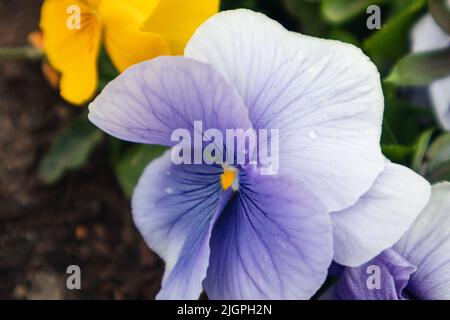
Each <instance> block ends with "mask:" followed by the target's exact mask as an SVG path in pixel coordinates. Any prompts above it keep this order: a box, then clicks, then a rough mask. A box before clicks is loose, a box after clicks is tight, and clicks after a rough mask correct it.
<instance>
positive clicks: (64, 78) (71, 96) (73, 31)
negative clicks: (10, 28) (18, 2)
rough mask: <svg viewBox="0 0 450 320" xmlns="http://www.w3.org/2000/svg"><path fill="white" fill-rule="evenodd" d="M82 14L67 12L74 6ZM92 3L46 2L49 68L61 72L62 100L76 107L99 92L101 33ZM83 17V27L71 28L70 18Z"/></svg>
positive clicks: (44, 19)
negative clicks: (71, 16) (98, 75)
mask: <svg viewBox="0 0 450 320" xmlns="http://www.w3.org/2000/svg"><path fill="white" fill-rule="evenodd" d="M74 5H75V6H76V7H74V8H79V12H76V11H70V10H69V11H68V9H70V8H71V7H73V6H74ZM93 10H94V8H93V7H92V6H91V3H90V2H85V1H69V0H46V1H45V2H44V4H43V6H42V10H41V21H40V27H41V29H42V31H43V34H44V51H45V54H46V56H47V58H48V60H49V61H50V64H51V65H52V66H53V67H54V68H55V69H56V70H58V71H59V72H61V83H60V90H61V96H62V97H63V98H64V99H66V100H67V101H69V102H71V103H74V104H83V103H85V102H87V101H88V100H89V99H90V98H91V97H92V96H93V95H94V93H95V91H96V90H97V57H98V54H99V48H100V37H101V32H102V27H101V24H100V23H99V21H98V17H97V16H96V15H95V14H94V13H93ZM68 12H69V13H71V14H77V13H80V17H81V19H80V25H79V29H78V28H77V27H78V26H76V25H75V26H74V27H73V28H72V27H71V28H69V27H68V22H69V18H70V15H69V14H68Z"/></svg>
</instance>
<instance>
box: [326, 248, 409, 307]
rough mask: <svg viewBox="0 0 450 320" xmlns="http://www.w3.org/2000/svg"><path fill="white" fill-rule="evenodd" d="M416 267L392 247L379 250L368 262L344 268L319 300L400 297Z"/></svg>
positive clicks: (405, 295)
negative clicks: (378, 253)
mask: <svg viewBox="0 0 450 320" xmlns="http://www.w3.org/2000/svg"><path fill="white" fill-rule="evenodd" d="M415 271H416V267H415V266H413V265H412V264H411V263H409V262H408V261H407V260H405V258H403V257H402V256H401V255H399V254H398V253H397V252H396V251H395V250H392V249H388V250H386V251H383V252H382V253H381V254H380V255H378V256H377V257H376V258H374V259H372V260H370V261H369V262H367V263H365V264H363V265H361V266H359V267H353V268H345V270H344V272H343V273H342V275H341V276H340V278H339V279H338V281H337V282H336V284H335V285H334V286H333V287H331V288H330V289H329V290H328V291H327V292H326V293H325V294H324V295H323V296H322V297H321V299H323V300H401V299H407V298H408V296H407V294H406V293H405V292H404V289H405V288H406V287H407V285H408V281H409V279H410V277H411V274H413V273H414V272H415Z"/></svg>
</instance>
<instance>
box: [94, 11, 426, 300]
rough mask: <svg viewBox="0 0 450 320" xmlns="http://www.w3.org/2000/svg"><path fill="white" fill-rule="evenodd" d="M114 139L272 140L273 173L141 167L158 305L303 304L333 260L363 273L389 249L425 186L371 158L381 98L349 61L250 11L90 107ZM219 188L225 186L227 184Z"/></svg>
mask: <svg viewBox="0 0 450 320" xmlns="http://www.w3.org/2000/svg"><path fill="white" fill-rule="evenodd" d="M89 109H90V113H89V118H90V120H91V121H92V122H93V123H94V124H96V125H97V126H98V127H100V128H101V129H103V130H104V131H106V132H108V133H110V134H111V135H113V136H116V137H118V138H121V139H124V140H128V141H133V142H140V143H148V144H161V145H166V146H174V143H173V142H172V141H171V134H172V132H173V131H174V130H177V129H180V128H183V129H186V130H189V131H190V132H193V131H194V126H193V124H194V122H195V121H202V123H203V127H204V129H205V130H206V129H217V130H218V131H220V132H225V131H226V130H227V129H255V130H259V129H267V130H269V129H278V130H279V135H280V137H279V138H280V142H279V155H280V162H279V163H280V171H279V173H278V174H277V175H273V176H265V175H261V174H260V168H259V166H258V165H256V166H254V165H240V166H235V167H233V168H232V170H231V172H232V173H231V180H232V182H231V183H230V182H229V180H230V169H228V168H227V167H222V166H218V165H207V164H196V165H188V164H182V165H175V164H173V163H172V162H171V154H170V151H168V152H167V153H166V154H165V155H164V156H162V157H161V158H160V159H157V160H156V161H154V162H152V163H151V164H150V165H149V166H148V167H147V169H146V170H145V172H144V174H143V175H142V177H141V179H140V181H139V183H138V185H137V187H136V189H135V192H134V195H133V200H132V209H133V215H134V220H135V223H136V225H137V227H138V228H139V230H140V232H141V233H142V235H143V236H144V238H145V240H146V242H147V243H148V245H149V246H150V247H151V248H152V249H153V250H154V251H155V252H157V253H158V254H159V255H160V256H161V257H162V258H163V259H164V261H165V263H166V271H165V275H164V278H163V283H162V289H161V291H160V293H159V295H158V298H162V299H166V298H167V299H169V298H170V299H196V298H198V297H199V295H200V293H201V292H202V290H203V289H204V290H205V291H206V293H207V294H208V297H209V298H212V299H307V298H310V297H311V296H312V295H313V294H314V293H315V292H316V291H317V289H319V287H320V286H321V284H322V283H323V281H324V280H325V278H326V275H327V269H328V267H329V265H330V263H331V260H332V259H333V258H334V259H335V260H336V261H337V262H339V263H341V264H345V265H360V264H362V263H364V262H366V261H368V260H370V259H372V258H373V257H374V256H376V255H378V254H379V253H380V252H381V251H383V250H385V249H387V248H389V247H391V246H392V245H393V244H394V243H395V242H396V241H398V239H400V237H401V236H402V235H403V234H404V232H405V231H406V230H407V229H408V228H409V227H410V226H411V224H412V222H413V221H414V219H415V218H416V216H417V214H418V213H419V212H420V211H421V210H422V208H423V207H424V206H425V205H426V203H427V201H428V199H429V193H430V186H429V184H428V183H427V182H426V181H425V180H424V179H423V178H421V177H420V176H418V175H416V174H415V173H413V172H412V171H410V170H409V169H407V168H404V167H401V166H398V165H394V164H391V163H390V162H388V161H386V160H385V158H384V157H383V155H382V153H381V150H380V146H379V140H380V134H381V121H382V114H383V94H382V90H381V84H380V77H379V74H378V72H377V70H376V67H375V66H374V65H373V64H372V63H371V62H370V60H369V59H368V58H367V57H366V56H365V55H364V54H363V53H362V52H361V50H360V49H358V48H356V47H354V46H352V45H349V44H344V43H341V42H338V41H331V40H323V39H316V38H312V37H308V36H304V35H301V34H297V33H293V32H289V31H287V30H286V29H284V28H283V27H282V26H281V25H280V24H278V23H277V22H275V21H273V20H271V19H269V18H267V17H266V16H264V15H262V14H258V13H254V12H252V11H249V10H235V11H227V12H222V13H219V14H217V15H215V16H213V17H212V18H210V19H209V20H208V21H207V22H205V23H204V24H203V25H202V26H200V27H199V29H198V30H197V31H196V33H195V34H194V36H193V38H192V39H191V41H190V42H189V43H188V45H187V48H186V50H185V57H161V58H157V59H154V60H152V61H148V62H144V63H141V64H138V65H136V66H134V67H131V68H130V69H128V70H127V71H125V72H124V73H123V74H122V75H120V76H119V77H118V78H117V79H116V80H114V81H113V82H111V83H110V84H109V85H108V86H107V87H106V88H105V89H104V91H103V92H102V93H101V94H100V96H99V97H98V98H97V99H96V100H95V101H94V102H93V103H92V104H91V105H90V108H89ZM224 181H228V182H226V183H224Z"/></svg>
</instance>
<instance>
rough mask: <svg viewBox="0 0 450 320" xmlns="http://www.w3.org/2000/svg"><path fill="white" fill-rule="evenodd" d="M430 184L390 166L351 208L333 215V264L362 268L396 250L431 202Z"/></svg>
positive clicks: (410, 173) (409, 172) (398, 166)
mask: <svg viewBox="0 0 450 320" xmlns="http://www.w3.org/2000/svg"><path fill="white" fill-rule="evenodd" d="M430 191H431V187H430V184H429V183H428V182H427V181H426V180H425V179H423V178H422V177H421V176H419V175H417V174H416V173H414V172H412V171H411V170H409V169H408V168H406V167H403V166H400V165H397V164H392V163H388V164H387V165H386V169H385V170H384V171H383V173H382V174H381V175H380V176H379V177H378V179H377V180H376V181H375V184H374V185H373V187H372V188H371V189H370V190H369V191H368V192H367V193H366V194H365V195H364V196H363V197H362V198H361V199H360V200H359V201H358V202H357V203H356V204H355V205H353V206H352V207H350V208H348V209H345V210H343V211H339V212H333V213H331V220H332V222H333V234H334V241H333V242H334V260H335V261H336V262H338V263H339V264H342V265H347V266H353V267H354V266H359V265H361V264H362V263H365V262H367V261H368V260H370V259H372V258H373V257H375V256H376V255H378V254H379V253H380V252H381V251H383V250H385V249H387V248H390V247H391V246H393V245H394V244H395V243H396V242H397V241H398V240H399V239H400V238H401V237H402V236H403V235H404V234H405V232H406V231H407V230H408V228H409V227H410V226H411V225H412V224H413V222H414V220H415V219H416V218H417V216H418V215H419V213H420V212H421V210H422V209H423V208H424V207H425V206H426V204H427V203H428V200H429V198H430Z"/></svg>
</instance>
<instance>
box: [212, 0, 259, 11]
mask: <svg viewBox="0 0 450 320" xmlns="http://www.w3.org/2000/svg"><path fill="white" fill-rule="evenodd" d="M257 7H258V6H257V0H222V1H221V3H220V10H232V9H239V8H246V9H252V10H255V9H256V8H257Z"/></svg>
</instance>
